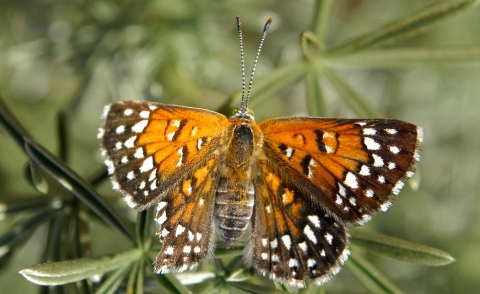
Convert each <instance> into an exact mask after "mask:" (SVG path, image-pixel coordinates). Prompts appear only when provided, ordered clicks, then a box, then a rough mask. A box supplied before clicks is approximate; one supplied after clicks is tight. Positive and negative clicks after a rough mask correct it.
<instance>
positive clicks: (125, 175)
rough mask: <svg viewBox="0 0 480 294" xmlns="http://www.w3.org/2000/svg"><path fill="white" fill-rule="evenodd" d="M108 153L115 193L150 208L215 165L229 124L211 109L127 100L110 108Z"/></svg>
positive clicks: (102, 135) (104, 137) (104, 135)
mask: <svg viewBox="0 0 480 294" xmlns="http://www.w3.org/2000/svg"><path fill="white" fill-rule="evenodd" d="M103 116H104V119H105V123H104V125H103V126H102V127H101V128H100V131H99V139H100V140H101V146H102V152H103V153H104V156H105V157H106V160H105V163H106V165H107V167H108V172H109V174H110V175H112V183H113V187H114V189H116V190H118V191H120V192H121V193H122V196H123V199H124V200H125V201H126V202H127V204H128V205H129V206H130V207H132V208H135V209H139V210H140V209H144V208H146V207H148V206H149V205H151V204H152V203H153V202H155V201H160V200H161V199H162V197H164V196H165V195H167V194H168V193H170V192H171V191H172V190H173V189H174V188H175V186H176V185H177V183H178V182H179V181H180V180H181V179H182V178H183V177H187V176H190V175H191V172H192V171H193V170H195V169H197V168H199V167H200V165H202V164H204V163H205V162H206V161H207V160H209V159H210V158H211V157H212V155H213V153H214V152H215V150H217V149H218V148H219V146H221V145H222V143H223V142H222V139H223V138H224V136H223V131H224V130H225V129H226V126H227V125H228V124H229V122H228V119H227V118H226V117H225V116H223V115H221V114H219V113H216V112H213V111H208V110H205V109H199V108H191V107H183V106H176V105H167V104H160V103H150V102H142V101H121V102H117V103H114V104H111V105H108V106H107V107H105V111H104V114H103Z"/></svg>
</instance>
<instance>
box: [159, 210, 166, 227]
mask: <svg viewBox="0 0 480 294" xmlns="http://www.w3.org/2000/svg"><path fill="white" fill-rule="evenodd" d="M166 220H167V212H165V211H164V212H163V213H162V215H161V216H160V217H159V218H158V219H157V223H158V224H159V225H161V224H163V223H164V222H165V221H166Z"/></svg>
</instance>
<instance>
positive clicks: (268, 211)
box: [265, 205, 272, 213]
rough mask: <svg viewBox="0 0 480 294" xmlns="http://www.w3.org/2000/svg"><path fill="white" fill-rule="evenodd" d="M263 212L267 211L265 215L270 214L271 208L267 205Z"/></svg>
mask: <svg viewBox="0 0 480 294" xmlns="http://www.w3.org/2000/svg"><path fill="white" fill-rule="evenodd" d="M265 210H266V211H267V213H271V212H272V207H271V206H270V205H267V206H265Z"/></svg>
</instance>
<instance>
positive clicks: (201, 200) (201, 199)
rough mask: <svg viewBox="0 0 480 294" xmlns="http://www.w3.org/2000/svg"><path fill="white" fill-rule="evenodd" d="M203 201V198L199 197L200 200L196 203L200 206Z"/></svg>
mask: <svg viewBox="0 0 480 294" xmlns="http://www.w3.org/2000/svg"><path fill="white" fill-rule="evenodd" d="M203 202H204V200H203V198H200V201H199V202H198V204H200V206H202V205H203Z"/></svg>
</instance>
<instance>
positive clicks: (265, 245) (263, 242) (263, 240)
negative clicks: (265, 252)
mask: <svg viewBox="0 0 480 294" xmlns="http://www.w3.org/2000/svg"><path fill="white" fill-rule="evenodd" d="M267 245H268V239H267V238H262V246H263V247H267Z"/></svg>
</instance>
